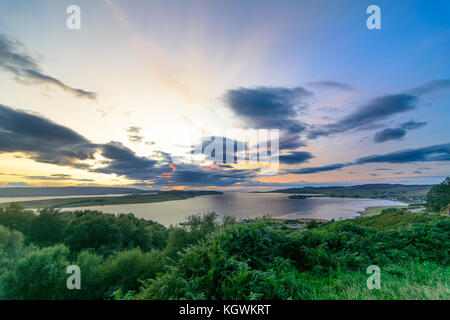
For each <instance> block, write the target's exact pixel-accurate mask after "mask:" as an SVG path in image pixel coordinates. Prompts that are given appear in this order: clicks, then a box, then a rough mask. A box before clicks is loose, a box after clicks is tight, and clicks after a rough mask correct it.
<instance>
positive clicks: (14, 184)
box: [3, 182, 30, 188]
mask: <svg viewBox="0 0 450 320" xmlns="http://www.w3.org/2000/svg"><path fill="white" fill-rule="evenodd" d="M29 186H30V185H29V184H28V183H26V182H8V183H6V184H5V185H4V186H3V187H5V188H7V187H9V188H20V187H29Z"/></svg>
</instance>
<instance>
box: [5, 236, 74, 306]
mask: <svg viewBox="0 0 450 320" xmlns="http://www.w3.org/2000/svg"><path fill="white" fill-rule="evenodd" d="M68 255H69V249H68V248H67V247H65V246H63V245H57V246H54V247H48V248H43V249H38V250H36V251H34V252H32V253H30V254H28V255H26V256H25V257H23V258H21V259H20V260H19V261H17V263H16V264H15V265H14V267H13V268H12V270H10V271H8V272H6V273H5V274H4V275H3V276H2V277H1V278H0V294H1V298H2V299H15V300H41V299H48V300H54V299H63V298H64V297H65V296H66V295H67V291H68V289H67V286H66V280H67V274H66V267H67V266H68V261H67V257H68Z"/></svg>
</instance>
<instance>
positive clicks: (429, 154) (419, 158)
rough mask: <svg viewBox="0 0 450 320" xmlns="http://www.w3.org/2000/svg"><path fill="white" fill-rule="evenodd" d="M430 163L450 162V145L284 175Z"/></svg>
mask: <svg viewBox="0 0 450 320" xmlns="http://www.w3.org/2000/svg"><path fill="white" fill-rule="evenodd" d="M428 161H450V143H447V144H441V145H434V146H429V147H424V148H418V149H409V150H402V151H396V152H392V153H387V154H383V155H372V156H368V157H363V158H359V159H357V160H356V161H354V162H347V163H337V164H331V165H326V166H322V167H309V168H301V169H289V170H285V171H284V172H283V173H284V174H310V173H317V172H323V171H333V170H339V169H342V168H344V167H349V166H353V165H363V164H367V163H383V162H385V163H411V162H428ZM374 170H380V171H383V170H391V169H387V168H378V169H374Z"/></svg>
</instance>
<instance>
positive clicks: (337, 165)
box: [285, 163, 351, 174]
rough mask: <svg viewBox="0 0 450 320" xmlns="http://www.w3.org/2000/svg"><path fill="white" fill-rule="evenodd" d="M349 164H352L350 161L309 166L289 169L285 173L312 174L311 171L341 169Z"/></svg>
mask: <svg viewBox="0 0 450 320" xmlns="http://www.w3.org/2000/svg"><path fill="white" fill-rule="evenodd" d="M349 165H351V164H350V163H335V164H330V165H326V166H321V167H309V168H301V169H294V170H287V171H285V173H289V174H311V173H318V172H324V171H333V170H339V169H341V168H344V167H346V166H349Z"/></svg>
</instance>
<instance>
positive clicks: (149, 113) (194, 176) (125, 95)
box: [0, 0, 450, 188]
mask: <svg viewBox="0 0 450 320" xmlns="http://www.w3.org/2000/svg"><path fill="white" fill-rule="evenodd" d="M71 4H76V5H78V6H79V7H80V8H81V21H82V27H81V30H68V29H67V28H66V26H65V21H66V19H67V14H66V8H67V7H68V6H69V5H71ZM372 4H376V5H378V6H379V7H380V9H381V26H382V28H381V30H369V29H368V28H367V27H366V19H367V17H368V14H366V8H367V7H368V6H369V5H372ZM449 12H450V3H449V2H448V1H445V0H444V1H438V0H436V1H432V2H430V1H411V0H408V1H356V0H342V1H331V0H330V1H320V0H319V1H276V2H274V1H264V0H257V1H256V0H254V1H218V0H217V1H126V0H102V1H101V0H98V1H50V0H48V1H27V2H19V1H12V0H2V1H0V34H1V39H0V40H1V41H0V49H1V50H0V85H1V86H2V87H3V88H5V90H2V91H3V92H2V93H0V105H1V106H2V107H3V111H2V112H1V113H0V120H2V121H0V124H1V123H3V126H4V127H3V128H0V129H2V130H3V131H2V132H4V133H5V132H6V133H5V136H4V137H3V141H7V142H8V141H9V142H10V143H7V142H3V145H2V144H0V152H1V153H0V173H1V174H2V175H0V182H1V183H2V184H3V185H14V184H17V183H19V184H29V185H67V184H78V185H88V184H95V185H136V186H146V187H152V188H204V187H209V188H219V187H220V188H250V187H261V188H270V187H279V186H292V185H305V184H313V185H316V184H320V185H329V184H353V183H375V182H383V183H384V182H400V183H437V182H439V181H441V180H443V178H445V176H447V175H448V173H449V172H450V170H449V169H450V165H449V162H448V161H449V153H450V151H449V150H450V149H449V148H450V147H449V143H450V141H449V140H450V139H449V138H450V134H449V129H448V123H450V112H449V111H448V108H449V103H450V59H448V57H449V56H450V19H448V13H449ZM2 45H3V48H2V47H1V46H2ZM13 54H15V55H13ZM14 57H20V58H21V60H14V59H13V58H14ZM24 61H28V62H29V64H28V65H24ZM30 70H31V71H30ZM275 102H276V103H275ZM28 115H33V116H34V117H36V118H32V119H31V120H30V119H29V121H31V122H29V123H32V124H34V125H35V126H37V127H40V126H42V132H45V131H46V130H49V132H59V130H63V131H64V130H66V129H67V130H70V132H71V133H70V134H69V135H68V136H70V139H69V141H68V143H69V146H70V143H74V145H72V149H73V150H76V151H77V152H82V153H77V152H75V153H76V154H75V155H74V154H73V153H74V152H71V153H70V155H69V150H68V149H70V147H68V144H67V143H65V144H64V146H62V145H60V144H58V141H53V142H52V141H49V139H51V138H49V137H48V136H45V139H44V137H42V139H43V140H39V136H38V135H37V136H36V134H34V135H32V134H31V133H30V132H28V133H27V130H25V129H24V128H23V127H21V126H25V125H26V124H25V123H26V122H23V121H24V119H26V118H27V117H28ZM1 117H3V119H1ZM11 119H16V120H17V123H18V125H17V127H14V128H13V129H11V126H10V125H9V123H10V122H8V121H11ZM27 119H28V118H27ZM46 121H47V122H46ZM130 128H135V129H134V130H133V129H132V130H130ZM230 128H233V129H234V128H240V129H275V128H277V129H279V130H280V134H281V138H282V140H283V141H284V143H285V146H287V145H289V146H290V147H289V148H287V147H284V148H282V149H281V158H280V159H283V161H284V163H281V167H280V170H279V172H278V173H277V174H276V175H273V176H270V177H267V176H260V174H259V171H258V168H257V167H255V166H234V165H233V166H231V167H227V168H225V167H217V166H216V165H214V164H211V163H206V164H204V165H192V164H191V163H189V161H188V160H187V158H188V157H187V156H186V148H185V147H186V146H188V145H191V144H194V143H196V141H194V140H195V139H196V137H197V136H196V134H195V131H198V130H202V132H204V133H205V134H206V135H209V136H211V135H214V134H216V133H217V132H223V131H224V130H228V129H230ZM294 128H295V129H294ZM75 136H76V137H78V136H80V137H81V138H74V137H75ZM31 138H33V139H31ZM35 138H36V139H37V140H34V139H35ZM30 141H33V142H35V143H34V144H36V145H42V146H43V147H42V148H40V149H39V148H37V147H32V145H31V144H27V143H28V142H30ZM25 142H27V143H25ZM60 142H61V143H62V141H60ZM288 142H289V144H288ZM34 144H33V145H34ZM46 144H48V145H46ZM50 149H52V150H54V152H55V154H51V152H50ZM112 149H114V152H113V151H112ZM73 150H72V151H73ZM405 150H406V151H405ZM58 152H59V155H61V154H64V155H66V156H65V158H64V159H62V158H61V157H60V156H58ZM396 154H400V155H401V159H400V158H395V159H394V158H393V156H392V155H396ZM418 154H421V156H418ZM374 155H377V156H380V157H381V156H384V158H376V159H382V160H383V159H387V160H386V161H385V162H380V161H378V160H377V161H372V160H370V161H367V159H374V158H373V157H372V156H374ZM370 157H372V158H370ZM56 159H57V160H56ZM360 159H366V160H365V161H361V160H360ZM381 167H383V168H388V169H390V170H377V169H380V168H381ZM308 168H309V169H308ZM424 168H426V169H424ZM49 177H50V179H49Z"/></svg>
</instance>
